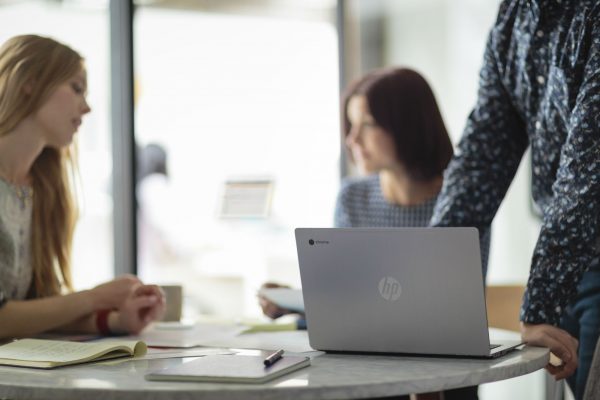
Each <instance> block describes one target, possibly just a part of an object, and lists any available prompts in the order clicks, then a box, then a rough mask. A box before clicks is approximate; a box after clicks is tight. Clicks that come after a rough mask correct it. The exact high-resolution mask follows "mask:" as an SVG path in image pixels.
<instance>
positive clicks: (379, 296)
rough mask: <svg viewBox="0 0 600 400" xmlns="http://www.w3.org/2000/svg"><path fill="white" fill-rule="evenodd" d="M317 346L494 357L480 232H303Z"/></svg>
mask: <svg viewBox="0 0 600 400" xmlns="http://www.w3.org/2000/svg"><path fill="white" fill-rule="evenodd" d="M296 245H297V249H298V259H299V264H300V275H301V279H302V291H303V295H304V303H305V309H306V319H307V325H308V331H309V338H310V343H311V346H312V347H313V348H315V349H319V350H331V351H359V352H395V353H419V354H447V355H475V356H478V355H481V356H485V355H489V336H488V326H487V317H486V310H485V299H484V286H483V285H484V283H483V277H482V272H481V259H480V255H479V238H478V233H477V230H476V229H474V228H391V229H390V228H388V229H386V228H349V229H336V228H325V229H323V228H320V229H317V228H299V229H296Z"/></svg>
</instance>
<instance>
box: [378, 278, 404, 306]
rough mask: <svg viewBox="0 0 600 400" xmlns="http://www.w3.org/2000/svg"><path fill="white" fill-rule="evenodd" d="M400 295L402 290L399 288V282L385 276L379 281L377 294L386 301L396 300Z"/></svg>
mask: <svg viewBox="0 0 600 400" xmlns="http://www.w3.org/2000/svg"><path fill="white" fill-rule="evenodd" d="M401 293H402V288H401V287H400V282H398V281H397V280H395V279H394V278H392V277H391V276H386V277H384V278H382V279H381V280H380V281H379V294H381V297H383V298H384V299H386V300H387V301H396V300H398V297H400V294H401Z"/></svg>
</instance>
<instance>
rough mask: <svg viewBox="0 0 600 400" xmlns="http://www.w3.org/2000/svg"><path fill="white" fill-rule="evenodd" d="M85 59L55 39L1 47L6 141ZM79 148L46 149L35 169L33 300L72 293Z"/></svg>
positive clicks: (0, 102) (1, 120)
mask: <svg viewBox="0 0 600 400" xmlns="http://www.w3.org/2000/svg"><path fill="white" fill-rule="evenodd" d="M82 63H83V58H82V57H81V56H80V55H79V54H78V53H77V52H75V51H74V50H72V49H71V48H69V47H68V46H66V45H64V44H62V43H59V42H57V41H55V40H53V39H50V38H46V37H41V36H36V35H22V36H15V37H13V38H11V39H9V40H8V41H7V42H5V43H4V44H3V45H2V47H0V136H4V135H7V134H8V133H9V132H11V131H12V130H13V129H14V128H15V127H16V126H17V125H18V124H19V123H20V122H21V121H22V120H23V119H24V118H26V117H27V116H29V115H31V114H32V113H34V112H36V111H37V110H38V109H39V108H40V107H41V106H42V105H43V104H44V103H45V101H46V100H47V99H48V98H49V96H50V95H51V94H52V92H53V90H54V89H56V87H57V86H59V85H60V84H62V83H64V82H65V81H67V80H68V79H69V78H71V77H72V76H74V75H75V74H76V73H77V72H79V71H80V69H81V68H82ZM74 152H75V148H74V146H73V145H71V146H69V147H67V148H63V149H56V148H50V147H46V148H44V150H42V152H41V154H40V155H39V156H38V157H37V159H36V160H35V161H34V163H33V165H32V167H31V171H30V172H31V173H30V175H31V183H32V187H33V211H32V226H31V262H32V267H33V279H32V283H31V286H30V290H29V295H28V296H29V297H46V296H51V295H55V294H59V293H61V291H62V288H63V287H65V288H66V289H68V290H72V289H73V286H72V279H71V263H70V254H71V247H72V242H73V231H74V228H75V221H76V219H77V207H76V203H75V198H74V195H73V190H72V188H71V182H70V179H69V172H70V171H71V172H72V171H74V169H75V161H74ZM63 285H64V286H63Z"/></svg>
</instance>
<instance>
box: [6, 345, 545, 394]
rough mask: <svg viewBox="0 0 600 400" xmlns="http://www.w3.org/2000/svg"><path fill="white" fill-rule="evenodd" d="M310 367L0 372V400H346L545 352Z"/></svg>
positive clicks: (332, 358) (129, 366)
mask: <svg viewBox="0 0 600 400" xmlns="http://www.w3.org/2000/svg"><path fill="white" fill-rule="evenodd" d="M312 355H313V358H312V360H311V366H310V367H307V368H304V369H301V370H298V371H296V372H292V373H290V374H288V375H285V376H282V377H280V378H277V379H275V380H273V381H270V382H268V383H265V384H232V383H196V382H156V381H152V382H150V381H146V380H145V379H144V375H145V374H147V373H149V372H154V371H157V370H160V369H162V368H166V367H171V366H175V365H179V364H181V363H184V362H186V360H193V359H194V358H185V359H181V358H171V359H152V360H143V359H142V360H128V361H123V362H117V363H115V362H114V361H113V362H107V363H99V364H84V365H77V366H69V367H63V368H57V369H53V370H39V369H31V368H16V367H0V398H19V399H44V400H52V399H61V400H69V399H81V398H85V399H89V400H94V399H98V400H100V399H101V400H111V399H127V400H137V399H139V400H142V399H143V400H153V399H156V400H162V399H165V400H166V399H169V400H179V399H181V400H183V399H191V398H193V399H219V400H238V399H240V400H241V399H244V400H248V399H250V400H252V399H275V398H276V399H317V398H319V399H350V398H354V399H356V398H367V397H385V396H395V395H402V394H408V393H423V392H432V391H439V390H444V389H450V388H457V387H464V386H472V385H478V384H481V383H486V382H493V381H498V380H503V379H508V378H512V377H516V376H520V375H525V374H528V373H530V372H533V371H535V370H538V369H540V368H543V367H544V366H545V365H546V364H547V363H548V359H549V352H548V349H545V348H537V347H525V348H523V349H522V350H517V351H514V352H512V353H510V354H508V355H506V356H503V357H501V358H498V359H494V360H479V359H466V358H463V359H456V358H432V357H401V356H390V355H354V354H352V355H350V354H323V353H312Z"/></svg>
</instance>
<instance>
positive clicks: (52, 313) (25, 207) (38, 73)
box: [0, 35, 164, 338]
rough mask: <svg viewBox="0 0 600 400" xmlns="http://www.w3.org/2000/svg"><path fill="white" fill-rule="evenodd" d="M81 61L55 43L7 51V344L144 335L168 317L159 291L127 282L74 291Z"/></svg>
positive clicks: (24, 41) (3, 258)
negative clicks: (45, 337) (46, 335)
mask: <svg viewBox="0 0 600 400" xmlns="http://www.w3.org/2000/svg"><path fill="white" fill-rule="evenodd" d="M86 90H87V78H86V71H85V67H84V64H83V59H82V57H81V56H80V55H79V54H77V53H76V52H75V51H73V50H72V49H70V48H69V47H67V46H65V45H63V44H61V43H58V42H56V41H54V40H52V39H49V38H44V37H40V36H35V35H24V36H16V37H14V38H12V39H10V40H8V41H7V42H6V43H4V45H3V46H2V47H1V48H0V338H12V337H24V336H31V335H36V334H39V333H42V332H46V331H63V332H67V331H68V332H80V333H95V332H100V333H102V334H110V333H138V332H139V331H141V330H142V329H143V328H144V327H145V326H146V325H148V323H150V322H151V321H153V320H155V319H158V318H160V317H161V314H162V313H163V312H164V298H163V295H162V292H161V290H160V289H159V288H158V287H157V286H150V285H143V284H142V283H141V282H140V281H139V280H138V279H137V278H136V277H134V276H124V277H120V278H118V279H115V280H113V281H111V282H108V283H105V284H102V285H100V286H97V287H95V288H93V289H91V290H85V291H80V292H73V286H72V281H71V272H70V261H69V259H70V255H71V254H70V253H71V244H72V240H73V231H74V228H75V220H76V206H75V199H74V195H73V192H72V188H71V178H72V176H71V175H72V174H73V172H74V169H75V168H76V165H75V163H74V160H73V155H74V151H75V148H74V147H75V146H74V145H73V143H72V141H73V136H74V134H75V133H76V132H77V130H78V128H79V125H80V124H81V121H82V118H83V116H84V115H85V114H87V113H89V112H90V107H89V106H88V104H87V101H86V94H87V93H86Z"/></svg>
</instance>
